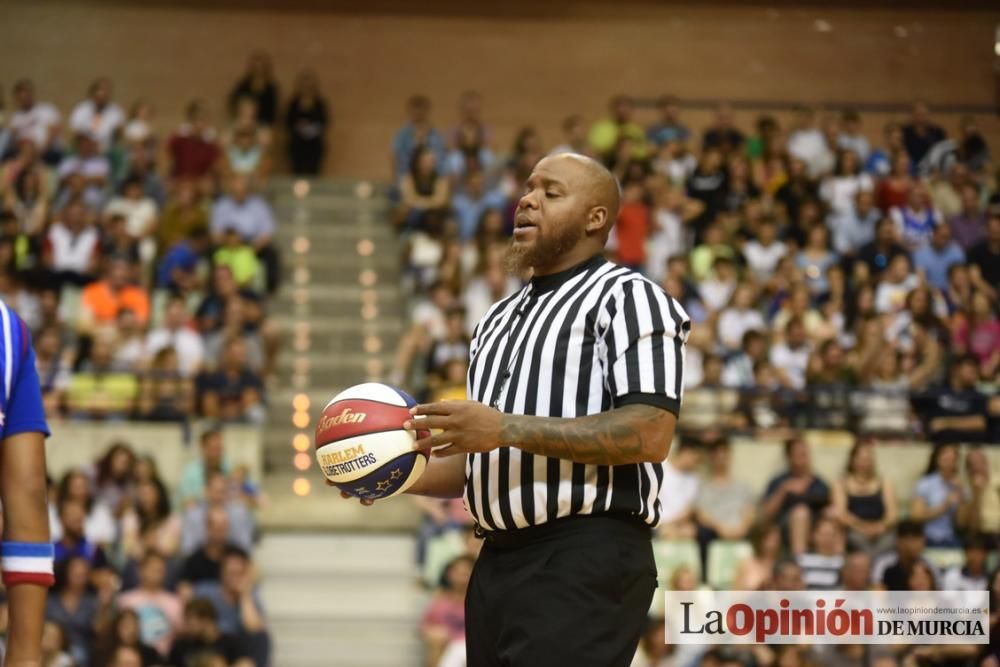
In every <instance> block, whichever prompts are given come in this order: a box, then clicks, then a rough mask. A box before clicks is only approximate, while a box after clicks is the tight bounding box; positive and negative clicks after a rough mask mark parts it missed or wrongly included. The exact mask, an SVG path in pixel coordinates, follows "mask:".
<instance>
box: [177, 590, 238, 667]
mask: <svg viewBox="0 0 1000 667" xmlns="http://www.w3.org/2000/svg"><path fill="white" fill-rule="evenodd" d="M206 653H211V654H213V655H219V656H222V658H223V660H224V662H225V664H226V665H227V666H229V667H250V666H251V665H253V663H252V662H250V660H249V656H248V654H247V651H246V650H245V648H244V647H243V645H242V643H241V642H240V640H239V638H238V637H236V636H234V635H228V634H223V633H222V632H220V631H219V615H218V613H217V612H216V611H215V607H214V606H213V605H212V603H211V602H209V601H208V600H205V599H202V598H195V599H194V600H190V601H189V602H188V603H187V604H186V605H184V625H183V627H182V629H181V632H180V634H179V635H178V637H177V639H176V640H175V641H174V646H173V648H172V649H171V651H170V657H169V660H168V662H169V663H170V664H171V665H176V666H177V667H197V665H200V664H202V663H200V662H198V660H199V659H200V658H203V657H204V655H205V654H206Z"/></svg>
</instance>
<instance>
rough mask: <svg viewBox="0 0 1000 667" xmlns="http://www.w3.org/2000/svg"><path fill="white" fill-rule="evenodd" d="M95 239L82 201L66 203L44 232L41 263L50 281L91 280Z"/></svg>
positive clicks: (78, 282)
mask: <svg viewBox="0 0 1000 667" xmlns="http://www.w3.org/2000/svg"><path fill="white" fill-rule="evenodd" d="M99 240H100V236H99V234H98V230H97V228H96V227H95V226H94V225H93V224H91V223H90V222H89V221H88V219H87V210H86V208H85V207H84V205H83V202H82V201H81V200H79V199H75V200H71V201H70V202H69V203H67V204H66V207H65V208H64V209H63V210H62V213H61V214H60V215H59V217H57V219H56V222H55V223H54V224H53V225H52V226H51V227H49V231H48V235H47V246H46V253H45V263H46V265H47V268H48V269H49V271H50V273H51V279H50V283H51V284H53V285H54V286H56V287H61V286H63V285H65V284H67V283H69V284H73V285H86V284H87V283H89V282H91V281H92V280H94V278H95V276H96V273H97V247H98V242H99Z"/></svg>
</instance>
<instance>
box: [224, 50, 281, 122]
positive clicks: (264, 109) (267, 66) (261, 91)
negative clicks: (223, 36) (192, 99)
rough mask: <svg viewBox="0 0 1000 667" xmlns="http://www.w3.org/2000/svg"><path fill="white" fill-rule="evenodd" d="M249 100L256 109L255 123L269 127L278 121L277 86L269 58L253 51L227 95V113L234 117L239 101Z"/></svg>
mask: <svg viewBox="0 0 1000 667" xmlns="http://www.w3.org/2000/svg"><path fill="white" fill-rule="evenodd" d="M246 98H249V99H250V100H253V102H254V104H255V105H256V107H257V112H256V113H257V115H256V121H257V123H259V124H261V125H264V126H266V127H271V126H273V125H274V124H275V122H276V121H277V119H278V84H277V82H276V81H275V80H274V66H273V65H272V64H271V56H269V55H268V54H267V53H265V52H264V51H254V52H253V53H251V54H250V58H249V60H248V61H247V69H246V72H245V73H244V74H243V76H242V77H240V79H239V80H237V82H236V85H235V86H233V89H232V91H231V92H230V93H229V112H230V113H231V114H233V115H234V116H235V115H236V112H237V108H238V107H239V104H240V101H241V100H243V99H246Z"/></svg>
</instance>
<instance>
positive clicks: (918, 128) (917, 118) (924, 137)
mask: <svg viewBox="0 0 1000 667" xmlns="http://www.w3.org/2000/svg"><path fill="white" fill-rule="evenodd" d="M945 136H946V135H945V133H944V130H942V129H941V128H940V127H939V126H938V125H935V124H934V123H932V122H931V120H930V118H929V116H928V109H927V104H926V103H924V102H916V103H915V104H914V105H913V115H912V116H911V118H910V122H909V123H907V124H906V125H904V126H903V146H904V147H905V148H906V154H907V156H908V157H909V158H910V162H911V163H912V164H913V165H914V166H917V165H919V164H920V162H921V160H923V159H924V156H926V155H927V153H929V152H930V150H931V148H932V147H933V146H934V144H936V143H938V142H939V141H943V140H944V138H945Z"/></svg>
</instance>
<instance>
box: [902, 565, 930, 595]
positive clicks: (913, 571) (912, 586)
mask: <svg viewBox="0 0 1000 667" xmlns="http://www.w3.org/2000/svg"><path fill="white" fill-rule="evenodd" d="M935 577H936V572H935V571H934V570H932V569H931V566H930V565H929V564H928V563H925V562H923V561H917V562H916V563H914V564H913V567H911V568H910V572H909V576H908V577H907V579H906V590H908V591H934V590H937V581H936V578H935Z"/></svg>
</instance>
